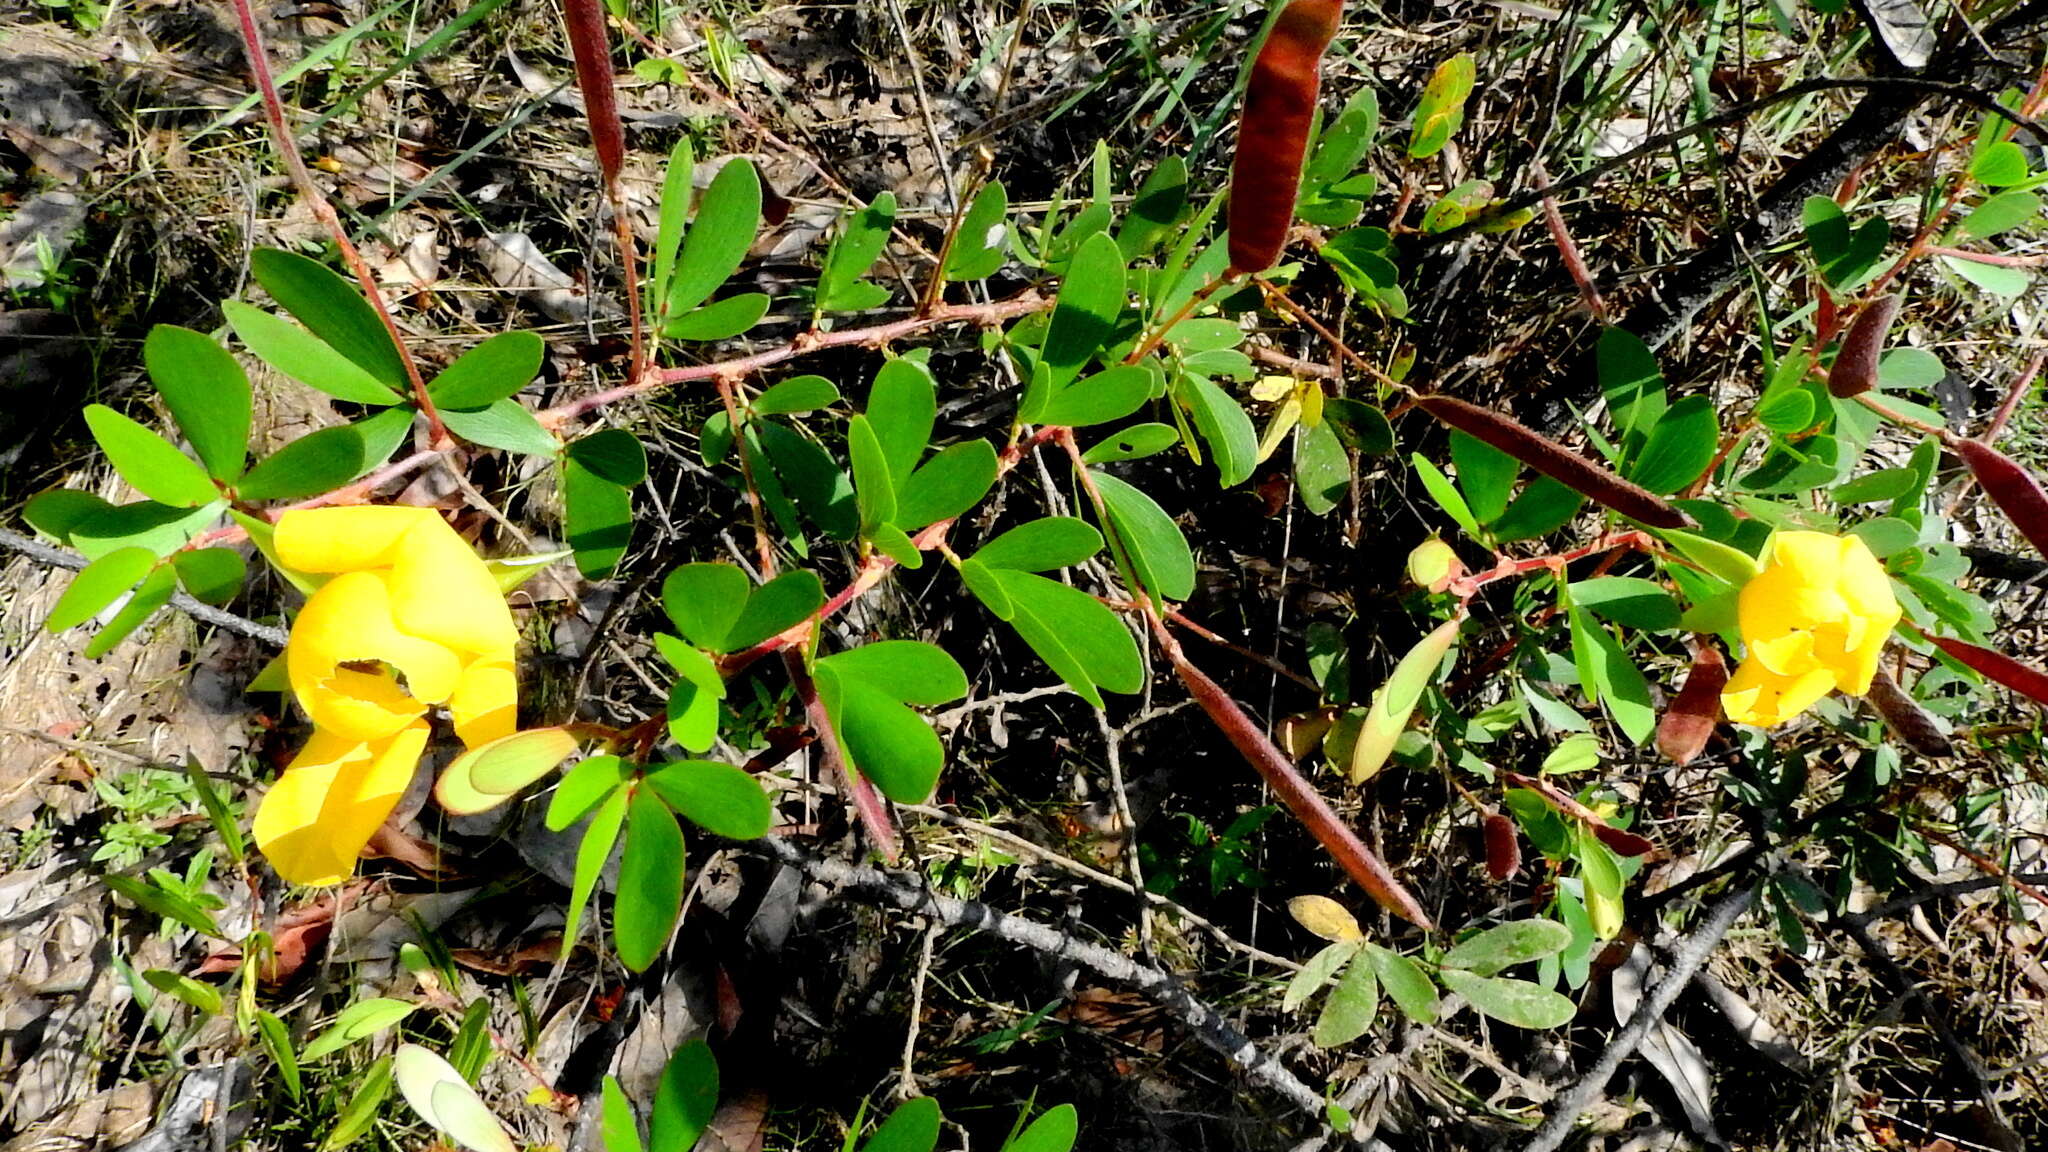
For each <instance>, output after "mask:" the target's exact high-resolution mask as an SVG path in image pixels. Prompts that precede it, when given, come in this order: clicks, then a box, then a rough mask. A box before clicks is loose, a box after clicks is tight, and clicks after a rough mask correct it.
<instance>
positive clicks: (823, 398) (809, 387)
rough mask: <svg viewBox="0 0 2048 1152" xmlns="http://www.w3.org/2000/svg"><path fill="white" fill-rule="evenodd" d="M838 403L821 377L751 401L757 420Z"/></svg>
mask: <svg viewBox="0 0 2048 1152" xmlns="http://www.w3.org/2000/svg"><path fill="white" fill-rule="evenodd" d="M885 195H886V193H885ZM838 402H839V389H838V388H837V387H835V386H834V385H833V383H832V382H831V381H830V380H827V379H825V378H824V377H823V376H792V377H790V378H789V379H787V380H784V381H782V382H781V383H779V384H775V385H771V386H770V387H768V388H767V389H765V390H763V391H762V393H761V394H760V395H759V396H756V397H754V403H753V405H752V407H753V409H754V412H755V414H756V415H759V416H781V415H785V414H795V413H801V412H814V411H816V410H818V409H820V408H829V407H831V406H832V405H834V404H837V403H838Z"/></svg>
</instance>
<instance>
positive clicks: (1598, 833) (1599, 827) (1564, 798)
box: [1500, 772, 1657, 856]
mask: <svg viewBox="0 0 2048 1152" xmlns="http://www.w3.org/2000/svg"><path fill="white" fill-rule="evenodd" d="M1500 778H1501V781H1502V782H1503V783H1505V784H1508V785H1510V786H1512V787H1515V788H1527V789H1528V790H1529V791H1531V792H1534V793H1536V794H1537V795H1538V796H1541V797H1543V800H1544V802H1545V803H1547V804H1549V805H1550V806H1551V807H1552V808H1555V809H1557V810H1558V811H1559V812H1561V813H1563V814H1564V815H1566V816H1569V817H1571V818H1572V819H1574V820H1582V821H1584V822H1585V824H1586V826H1587V827H1588V828H1590V829H1592V830H1593V835H1594V836H1595V837H1597V838H1598V839H1599V841H1600V842H1601V843H1602V844H1605V845H1607V846H1608V847H1609V848H1612V849H1613V850H1614V851H1616V852H1618V853H1620V854H1621V855H1623V856H1647V855H1649V854H1650V853H1652V852H1655V851H1656V850H1657V845H1656V844H1654V843H1652V842H1651V841H1650V840H1648V839H1646V838H1644V837H1642V836H1638V835H1636V834H1635V833H1633V832H1630V831H1629V830H1627V829H1626V828H1616V827H1615V826H1614V825H1612V824H1609V823H1608V822H1607V818H1606V817H1605V816H1602V815H1600V814H1599V813H1598V812H1595V811H1593V810H1592V809H1591V808H1588V807H1586V806H1585V805H1584V804H1581V803H1579V801H1578V799H1577V798H1576V797H1574V796H1572V795H1571V794H1570V793H1568V792H1566V791H1565V790H1564V789H1562V788H1559V787H1558V786H1557V785H1555V784H1552V783H1551V782H1550V781H1548V780H1543V779H1539V778H1537V777H1535V776H1524V775H1522V774H1521V773H1520V772H1503V773H1501V774H1500Z"/></svg>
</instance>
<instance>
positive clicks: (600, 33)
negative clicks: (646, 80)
mask: <svg viewBox="0 0 2048 1152" xmlns="http://www.w3.org/2000/svg"><path fill="white" fill-rule="evenodd" d="M562 14H563V16H564V17H566V19H565V21H564V23H565V24H566V25H567V28H568V32H569V51H570V54H571V55H573V56H574V57H575V58H576V87H577V88H578V89H579V90H580V91H582V93H583V110H584V116H585V118H586V119H588V120H589V121H590V143H591V146H592V147H593V148H595V149H596V150H597V166H598V168H599V169H601V170H602V172H603V175H604V182H605V186H606V187H607V188H610V187H614V186H616V185H617V183H618V179H619V171H620V169H621V168H623V167H624V166H625V163H626V130H625V128H624V127H623V126H622V125H620V123H619V100H618V94H617V93H616V92H615V91H614V90H613V88H612V51H611V39H610V38H609V37H607V36H606V35H605V30H604V5H603V4H602V3H601V2H600V0H562Z"/></svg>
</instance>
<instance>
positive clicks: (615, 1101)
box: [598, 1076, 647, 1152]
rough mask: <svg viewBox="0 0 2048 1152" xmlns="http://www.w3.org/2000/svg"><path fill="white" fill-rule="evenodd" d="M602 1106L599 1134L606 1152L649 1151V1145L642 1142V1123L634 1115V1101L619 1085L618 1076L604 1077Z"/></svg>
mask: <svg viewBox="0 0 2048 1152" xmlns="http://www.w3.org/2000/svg"><path fill="white" fill-rule="evenodd" d="M601 1107H602V1111H601V1112H600V1113H599V1117H600V1118H599V1120H598V1134H599V1136H600V1138H601V1139H602V1141H603V1144H604V1152H647V1146H646V1145H644V1144H642V1143H641V1142H640V1123H639V1120H638V1119H637V1118H636V1117H635V1116H634V1115H633V1102H632V1101H631V1100H628V1099H627V1098H626V1090H625V1089H624V1088H621V1087H619V1080H618V1077H616V1076H606V1077H605V1078H604V1096H603V1104H602V1105H601Z"/></svg>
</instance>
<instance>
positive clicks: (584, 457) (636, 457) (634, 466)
mask: <svg viewBox="0 0 2048 1152" xmlns="http://www.w3.org/2000/svg"><path fill="white" fill-rule="evenodd" d="M565 451H566V453H567V455H568V457H569V459H571V460H574V461H575V462H577V463H578V464H581V465H583V466H584V467H585V468H588V469H590V470H591V471H592V472H594V473H596V474H597V475H599V476H602V477H604V478H605V479H606V480H609V481H611V482H612V483H614V484H617V485H619V486H620V487H624V488H631V487H632V486H633V485H635V484H638V483H640V482H641V481H642V480H645V479H647V449H645V448H642V447H641V446H640V441H639V439H638V438H637V437H635V436H634V435H633V434H632V433H631V432H627V431H625V430H623V429H619V428H606V429H604V430H602V431H599V432H592V433H591V434H590V435H588V436H584V437H582V438H580V439H577V440H573V441H571V442H570V443H569V446H568V448H567V449H565Z"/></svg>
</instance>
